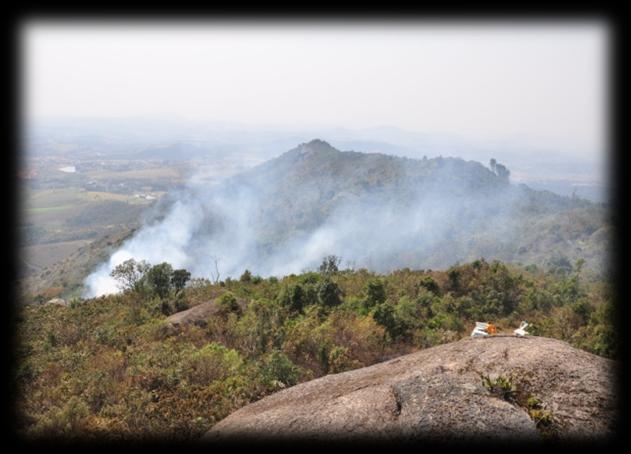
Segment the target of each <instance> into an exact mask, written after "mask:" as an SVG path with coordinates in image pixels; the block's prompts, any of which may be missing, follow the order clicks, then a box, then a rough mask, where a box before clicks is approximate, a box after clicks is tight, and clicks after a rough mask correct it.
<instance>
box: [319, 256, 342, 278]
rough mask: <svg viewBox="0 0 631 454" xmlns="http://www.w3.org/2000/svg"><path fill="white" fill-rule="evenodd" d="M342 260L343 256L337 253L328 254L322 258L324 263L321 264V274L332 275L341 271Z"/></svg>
mask: <svg viewBox="0 0 631 454" xmlns="http://www.w3.org/2000/svg"><path fill="white" fill-rule="evenodd" d="M341 261H342V258H341V257H338V256H336V255H328V256H326V257H324V259H322V263H321V264H320V274H323V275H325V276H330V275H332V274H335V273H337V272H338V271H339V265H340V262H341Z"/></svg>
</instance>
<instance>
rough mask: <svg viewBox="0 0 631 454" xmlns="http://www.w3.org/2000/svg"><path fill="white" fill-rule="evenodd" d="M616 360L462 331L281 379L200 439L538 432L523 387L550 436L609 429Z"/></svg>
mask: <svg viewBox="0 0 631 454" xmlns="http://www.w3.org/2000/svg"><path fill="white" fill-rule="evenodd" d="M616 367H617V363H616V362H614V361H612V360H608V359H606V358H602V357H599V356H596V355H593V354H590V353H587V352H585V351H582V350H578V349H576V348H573V347H571V346H570V345H569V344H567V343H566V342H562V341H559V340H554V339H548V338H543V337H533V336H529V337H526V338H516V337H512V336H511V337H508V336H507V337H493V338H480V339H463V340H460V341H457V342H453V343H449V344H445V345H439V346H436V347H433V348H429V349H425V350H421V351H418V352H415V353H412V354H409V355H405V356H401V357H398V358H395V359H392V360H390V361H386V362H383V363H379V364H375V365H372V366H369V367H365V368H361V369H357V370H352V371H348V372H343V373H339V374H334V375H327V376H325V377H321V378H319V379H315V380H312V381H309V382H306V383H302V384H299V385H296V386H293V387H291V388H287V389H285V390H282V391H280V392H278V393H275V394H272V395H270V396H267V397H265V398H263V399H261V400H260V401H258V402H255V403H252V404H250V405H247V406H245V407H243V408H241V409H239V410H237V411H236V412H234V413H232V414H231V415H229V416H228V417H227V418H225V419H224V420H222V421H220V422H219V423H217V424H216V425H215V426H214V427H213V428H212V429H211V430H210V431H209V432H207V433H206V434H205V436H204V439H205V440H242V439H257V440H259V439H273V440H277V439H281V440H282V439H283V438H289V439H316V440H317V439H322V440H353V439H372V438H374V439H379V440H382V439H385V440H388V439H396V440H406V439H409V440H414V439H418V438H421V439H427V438H429V439H431V438H433V437H437V438H440V439H445V438H447V439H450V440H467V439H475V440H478V439H535V440H536V439H541V437H542V434H541V432H540V430H538V429H537V428H536V425H535V422H534V421H533V420H532V419H531V417H530V415H529V414H528V411H527V408H526V407H525V404H523V402H524V401H525V398H524V396H528V395H533V396H536V397H537V398H538V399H540V401H541V402H542V403H543V407H544V408H545V409H547V410H549V411H551V412H552V415H553V417H554V420H555V431H556V432H555V433H556V436H557V437H559V438H561V439H564V438H565V439H576V438H579V439H582V438H601V437H607V436H609V435H612V434H613V433H612V431H613V430H614V427H613V425H614V422H615V421H614V419H615V417H616V415H617V407H616V392H615V390H616V383H615V376H616V370H615V369H616ZM481 374H484V375H485V376H490V377H491V378H496V377H498V376H504V377H512V381H513V383H514V384H515V385H516V387H517V393H518V395H519V396H522V398H521V399H518V400H517V401H516V402H509V401H506V400H504V399H502V398H501V397H498V396H497V395H495V394H492V393H491V392H490V391H489V390H488V389H487V388H486V387H485V386H483V384H482V380H481V378H480V377H481ZM519 402H522V403H519Z"/></svg>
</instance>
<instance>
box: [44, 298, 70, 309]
mask: <svg viewBox="0 0 631 454" xmlns="http://www.w3.org/2000/svg"><path fill="white" fill-rule="evenodd" d="M45 304H46V305H50V304H54V305H56V306H64V307H66V306H68V305H69V304H70V303H68V301H66V300H65V299H62V298H53V299H51V300H48V301H46V303H45Z"/></svg>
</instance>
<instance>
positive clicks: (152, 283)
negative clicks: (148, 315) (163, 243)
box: [146, 262, 173, 298]
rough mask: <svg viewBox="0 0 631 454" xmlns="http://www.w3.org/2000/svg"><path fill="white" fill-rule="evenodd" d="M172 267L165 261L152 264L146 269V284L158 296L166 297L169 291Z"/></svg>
mask: <svg viewBox="0 0 631 454" xmlns="http://www.w3.org/2000/svg"><path fill="white" fill-rule="evenodd" d="M172 274H173V268H172V267H171V265H169V264H168V263H166V262H162V263H160V264H158V265H154V266H152V267H151V268H150V269H149V271H147V274H146V279H147V284H149V287H150V288H151V290H152V291H153V292H154V293H155V294H156V295H158V296H159V297H160V298H166V297H167V296H168V295H169V292H170V291H171V275H172Z"/></svg>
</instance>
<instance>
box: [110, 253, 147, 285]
mask: <svg viewBox="0 0 631 454" xmlns="http://www.w3.org/2000/svg"><path fill="white" fill-rule="evenodd" d="M149 268H150V265H149V264H148V263H147V262H145V261H144V260H143V261H141V262H137V261H136V260H134V259H128V260H125V261H124V262H123V263H121V264H119V265H117V266H116V268H114V269H113V270H112V272H111V273H110V276H112V277H113V278H114V279H116V280H117V281H118V286H119V287H120V289H121V290H123V291H128V290H133V291H140V290H141V289H142V285H143V283H144V282H143V280H144V277H145V274H146V273H147V271H148V270H149Z"/></svg>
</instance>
